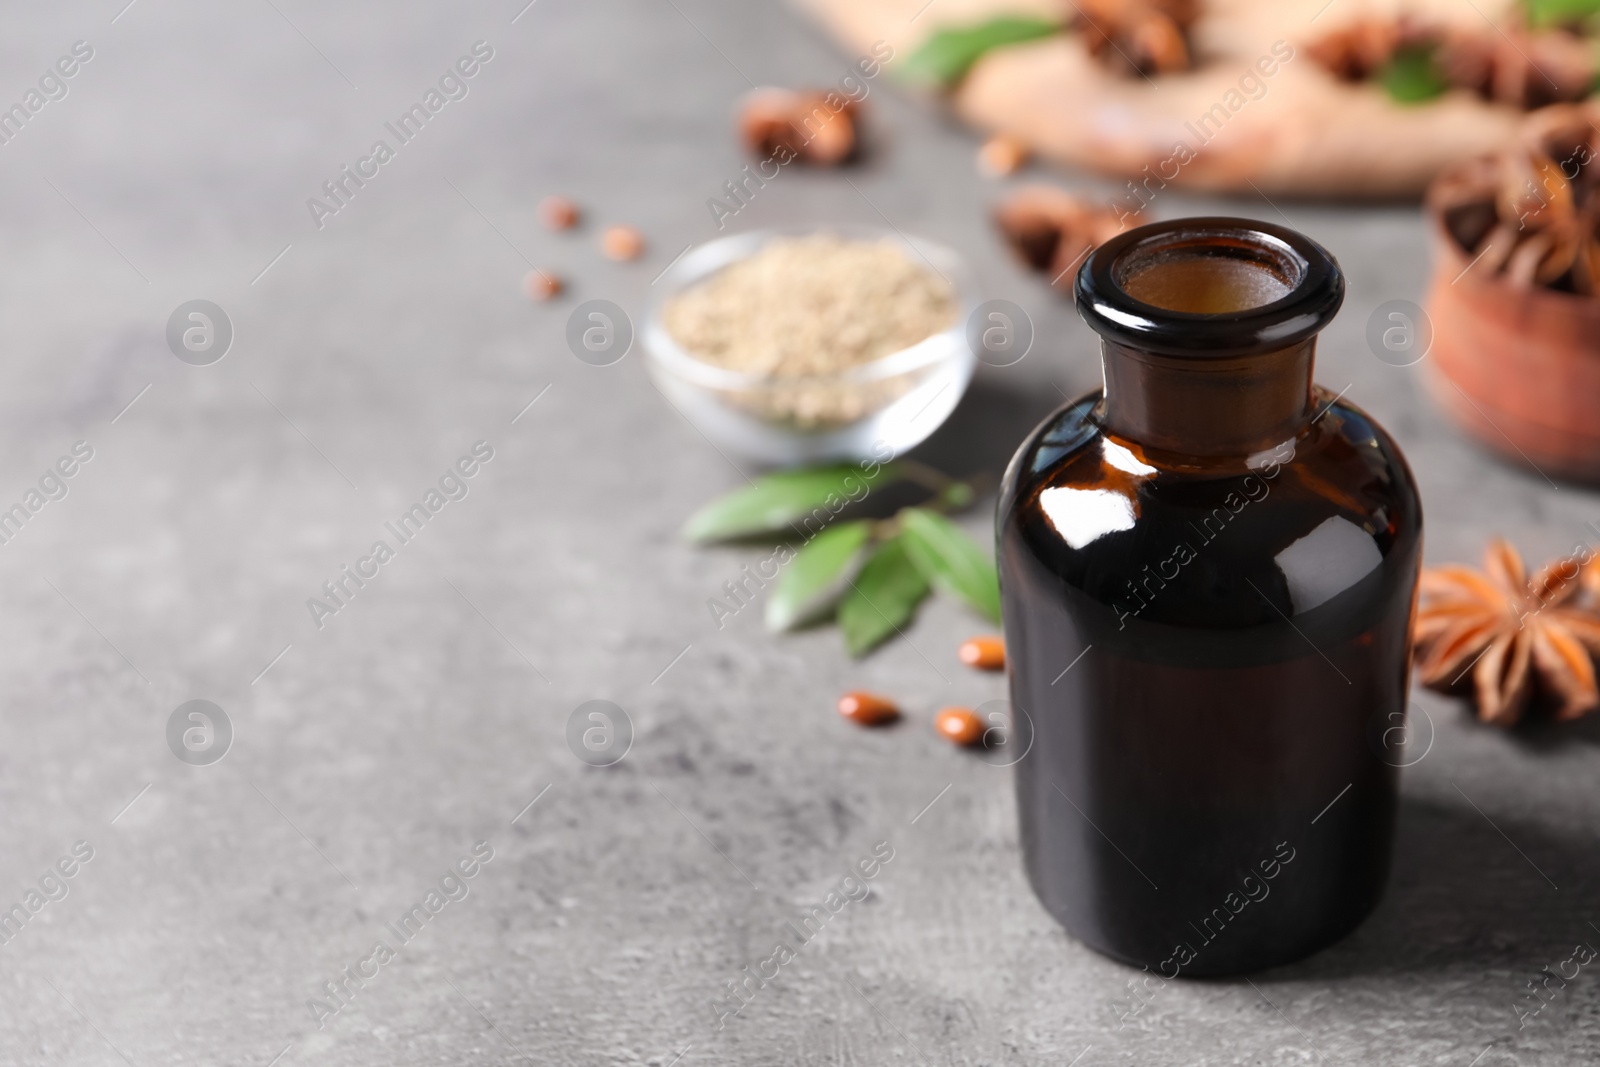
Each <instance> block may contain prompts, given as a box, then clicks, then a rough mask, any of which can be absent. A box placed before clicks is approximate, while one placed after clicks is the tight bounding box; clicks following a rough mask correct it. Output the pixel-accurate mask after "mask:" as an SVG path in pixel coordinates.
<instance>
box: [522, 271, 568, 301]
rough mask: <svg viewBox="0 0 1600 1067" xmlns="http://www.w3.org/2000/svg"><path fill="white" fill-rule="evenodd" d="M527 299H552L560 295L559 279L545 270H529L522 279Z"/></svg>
mask: <svg viewBox="0 0 1600 1067" xmlns="http://www.w3.org/2000/svg"><path fill="white" fill-rule="evenodd" d="M522 286H523V289H524V290H525V291H526V292H527V294H528V299H529V300H532V301H534V302H535V303H542V302H544V301H546V300H552V299H554V298H555V297H558V296H560V295H561V290H562V284H561V279H560V278H558V277H557V276H556V275H554V274H551V273H550V272H549V271H547V270H531V271H529V272H528V276H527V277H526V278H524V279H523V280H522Z"/></svg>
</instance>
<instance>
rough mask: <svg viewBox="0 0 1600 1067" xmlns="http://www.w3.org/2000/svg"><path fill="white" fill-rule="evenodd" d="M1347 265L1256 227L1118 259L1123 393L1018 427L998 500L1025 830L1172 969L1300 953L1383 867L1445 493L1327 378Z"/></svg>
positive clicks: (1090, 278) (1201, 233) (1155, 241)
mask: <svg viewBox="0 0 1600 1067" xmlns="http://www.w3.org/2000/svg"><path fill="white" fill-rule="evenodd" d="M1343 297H1344V283H1343V279H1342V277H1341V275H1340V273H1339V268H1338V265H1337V264H1336V263H1335V262H1334V260H1333V258H1332V257H1331V256H1330V255H1329V254H1328V253H1327V252H1326V251H1325V250H1324V249H1323V248H1322V247H1321V246H1319V245H1317V244H1316V243H1314V242H1312V241H1310V240H1308V239H1307V238H1305V237H1303V236H1301V235H1299V234H1297V233H1294V232H1293V231H1290V230H1287V229H1284V228H1282V227H1277V226H1270V225H1265V224H1262V223H1257V222H1250V221H1246V220H1241V219H1225V218H1199V219H1181V220H1175V221H1172V222H1165V223H1158V224H1155V225H1152V226H1145V227H1142V228H1140V229H1137V230H1133V231H1130V232H1128V233H1125V234H1122V235H1120V236H1118V237H1116V238H1114V239H1113V240H1111V241H1110V242H1108V243H1107V244H1105V245H1103V246H1101V247H1100V248H1099V249H1097V250H1096V251H1095V252H1094V253H1093V254H1092V255H1091V256H1090V257H1089V259H1088V260H1087V261H1086V262H1085V264H1084V266H1083V268H1082V270H1081V271H1080V273H1079V275H1078V281H1077V300H1078V307H1079V311H1080V313H1081V314H1082V315H1083V316H1084V318H1085V319H1086V320H1087V321H1088V322H1089V324H1090V325H1091V326H1093V327H1094V328H1095V330H1097V331H1098V332H1099V333H1100V334H1101V336H1102V338H1103V342H1104V344H1103V355H1102V358H1103V362H1104V371H1105V377H1104V380H1105V387H1104V389H1103V390H1102V391H1100V392H1097V393H1094V394H1091V395H1089V396H1086V397H1083V398H1082V399H1080V400H1078V401H1076V402H1074V403H1071V404H1068V405H1066V406H1065V407H1063V408H1062V409H1060V410H1059V411H1057V412H1056V413H1055V414H1054V415H1052V416H1051V417H1050V418H1049V419H1048V420H1046V421H1045V423H1044V424H1043V425H1042V426H1040V427H1039V428H1038V429H1037V430H1035V431H1034V433H1033V434H1032V435H1031V436H1030V437H1029V438H1028V440H1027V441H1026V442H1025V443H1024V444H1023V446H1022V448H1021V449H1020V450H1019V451H1018V453H1017V455H1016V457H1015V459H1013V460H1012V463H1011V466H1010V469H1009V470H1008V471H1007V473H1006V479H1005V485H1004V489H1003V492H1002V496H1001V501H1000V510H999V515H998V555H999V563H1000V581H1001V591H1002V598H1003V601H1004V610H1005V631H1006V645H1007V652H1008V656H1007V658H1008V661H1009V670H1010V681H1011V694H1012V703H1013V715H1014V716H1015V719H1016V729H1017V732H1018V735H1019V741H1020V742H1022V743H1024V744H1026V746H1027V754H1026V755H1025V756H1023V757H1022V758H1021V759H1020V761H1019V762H1018V763H1017V778H1016V784H1017V797H1018V802H1019V814H1020V826H1021V836H1022V849H1023V856H1024V861H1025V863H1026V866H1027V871H1028V876H1029V879H1030V881H1031V882H1032V884H1033V887H1034V890H1035V892H1036V893H1037V894H1038V896H1039V899H1040V900H1041V901H1042V902H1043V903H1044V905H1045V907H1046V908H1047V909H1049V911H1050V912H1051V913H1052V914H1053V915H1055V916H1056V918H1057V919H1058V920H1060V922H1061V923H1062V924H1063V925H1064V926H1065V927H1066V928H1067V930H1068V932H1070V933H1071V934H1073V935H1074V936H1075V937H1077V938H1079V939H1081V940H1082V941H1084V942H1085V943H1087V944H1088V945H1090V946H1091V947H1093V948H1095V949H1097V950H1099V951H1100V952H1103V953H1105V954H1107V955H1109V956H1113V957H1115V958H1117V959H1120V960H1124V961H1126V962H1129V963H1132V964H1135V965H1141V966H1147V967H1149V968H1150V969H1151V970H1152V971H1158V972H1160V973H1162V974H1164V975H1165V976H1167V977H1169V978H1170V977H1174V976H1177V975H1180V974H1181V975H1185V976H1197V975H1216V974H1228V973H1237V972H1241V971H1249V970H1255V969H1258V968H1262V967H1267V966H1271V965H1274V964H1278V963H1284V962H1287V961H1289V960H1293V959H1296V958H1298V957H1301V956H1304V955H1306V954H1308V953H1311V952H1314V951H1316V950H1317V949H1318V948H1321V947H1322V946H1324V945H1326V944H1328V943H1330V942H1332V941H1334V940H1336V939H1338V938H1339V937H1341V936H1343V935H1344V934H1346V933H1347V932H1349V931H1350V930H1351V929H1352V928H1354V927H1355V926H1356V925H1357V924H1358V923H1359V922H1360V921H1361V920H1362V919H1363V918H1364V917H1365V916H1366V915H1367V913H1368V912H1369V911H1371V909H1372V908H1373V906H1374V905H1375V904H1376V903H1377V901H1378V898H1379V896H1380V894H1381V892H1382V889H1383V885H1384V881H1385V879H1386V877H1387V873H1388V866H1389V855H1390V848H1391V840H1392V834H1393V825H1394V818H1395V808H1396V790H1397V784H1398V782H1397V778H1398V770H1397V766H1398V764H1399V763H1400V762H1401V761H1400V758H1399V753H1398V751H1396V749H1395V748H1394V747H1393V745H1392V742H1393V741H1394V740H1395V739H1396V738H1397V737H1399V736H1400V733H1401V728H1402V727H1403V724H1404V716H1405V710H1406V686H1407V681H1408V671H1409V658H1408V651H1407V648H1408V642H1407V638H1408V630H1409V626H1410V620H1411V615H1412V610H1413V600H1414V595H1415V588H1416V580H1417V568H1418V563H1419V560H1420V555H1421V531H1422V513H1421V507H1420V504H1419V501H1418V499H1417V493H1416V489H1415V486H1414V484H1413V481H1412V477H1411V473H1410V471H1409V470H1408V469H1407V467H1406V464H1405V461H1404V459H1403V458H1402V457H1401V455H1400V452H1399V450H1398V449H1397V448H1396V447H1395V444H1394V442H1393V441H1392V440H1390V438H1389V436H1388V434H1386V433H1385V432H1384V431H1383V430H1382V429H1380V428H1379V427H1378V426H1377V424H1376V423H1374V422H1373V421H1372V420H1371V419H1370V418H1369V417H1367V416H1366V415H1365V414H1363V413H1362V412H1361V411H1360V410H1359V409H1357V408H1356V407H1354V406H1353V405H1351V404H1349V403H1346V402H1344V401H1342V400H1341V399H1339V398H1337V397H1334V396H1332V395H1330V394H1329V393H1328V392H1326V391H1325V390H1322V389H1320V388H1316V387H1314V386H1313V385H1312V381H1311V376H1312V357H1313V351H1314V346H1315V343H1316V334H1317V332H1318V331H1319V330H1321V329H1322V327H1323V326H1325V325H1326V324H1327V323H1328V321H1329V320H1330V319H1332V317H1333V316H1334V314H1335V313H1336V312H1337V311H1338V309H1339V305H1340V303H1341V302H1342V300H1343Z"/></svg>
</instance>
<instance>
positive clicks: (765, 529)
mask: <svg viewBox="0 0 1600 1067" xmlns="http://www.w3.org/2000/svg"><path fill="white" fill-rule="evenodd" d="M875 466H876V467H877V470H876V471H875V473H874V474H873V476H872V477H870V478H869V477H868V476H867V473H866V468H863V467H859V466H856V465H854V464H841V465H839V466H832V467H808V468H803V469H801V470H792V471H778V472H776V473H774V474H766V475H763V476H761V477H760V478H757V479H756V480H755V481H754V482H752V483H751V484H750V485H747V486H745V487H744V488H743V489H736V490H734V491H733V492H731V493H729V494H728V495H727V496H723V497H718V498H717V499H716V500H713V501H712V502H711V503H709V504H707V505H706V506H705V507H703V508H701V509H700V510H699V511H697V512H695V513H694V514H693V515H692V516H690V517H689V521H688V522H687V523H685V524H684V527H683V536H684V537H686V538H688V539H689V540H691V541H725V540H727V539H729V538H732V537H747V536H749V535H750V534H757V533H774V532H781V531H784V530H789V529H791V526H790V524H791V523H794V522H796V521H798V520H800V519H803V518H809V517H810V516H811V514H812V513H813V512H814V511H816V510H817V509H819V508H820V509H822V511H823V513H824V514H823V515H822V516H819V518H821V519H823V520H824V521H827V520H830V519H832V517H833V515H834V514H836V513H837V511H838V510H839V509H840V508H842V507H843V506H844V502H845V501H849V500H852V499H857V500H859V499H860V498H861V496H862V490H863V487H866V488H876V487H878V486H882V485H888V484H889V483H890V482H896V481H899V480H900V479H901V478H902V477H903V476H904V473H903V471H902V470H901V469H900V467H898V466H897V465H895V464H893V463H883V464H876V465H875ZM796 532H801V531H796Z"/></svg>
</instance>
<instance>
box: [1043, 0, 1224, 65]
mask: <svg viewBox="0 0 1600 1067" xmlns="http://www.w3.org/2000/svg"><path fill="white" fill-rule="evenodd" d="M1073 6H1074V9H1075V16H1074V20H1073V21H1074V25H1075V26H1076V28H1077V30H1078V32H1079V34H1080V35H1081V37H1082V38H1083V43H1084V47H1086V48H1087V49H1088V50H1089V54H1090V55H1092V56H1094V57H1095V58H1096V59H1099V60H1100V61H1101V62H1103V63H1106V64H1108V65H1110V66H1112V67H1115V68H1119V69H1121V70H1123V71H1125V72H1127V73H1129V74H1145V75H1149V74H1169V73H1172V72H1174V71H1180V70H1187V69H1188V68H1189V65H1190V57H1189V45H1188V41H1187V40H1186V38H1185V33H1186V31H1187V30H1188V28H1189V24H1190V23H1191V22H1193V21H1194V16H1195V10H1194V5H1193V4H1190V3H1175V2H1158V0H1079V2H1078V3H1075V4H1074V5H1073Z"/></svg>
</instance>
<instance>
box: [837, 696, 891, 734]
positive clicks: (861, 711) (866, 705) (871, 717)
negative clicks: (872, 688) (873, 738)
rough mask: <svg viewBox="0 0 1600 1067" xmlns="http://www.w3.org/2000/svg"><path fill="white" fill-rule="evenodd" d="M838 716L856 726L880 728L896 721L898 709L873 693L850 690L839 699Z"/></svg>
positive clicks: (889, 701)
mask: <svg viewBox="0 0 1600 1067" xmlns="http://www.w3.org/2000/svg"><path fill="white" fill-rule="evenodd" d="M839 714H840V715H843V716H844V717H845V718H847V719H849V720H850V721H851V722H853V723H855V724H856V725H857V726H882V725H883V724H884V723H886V722H893V721H894V720H895V719H898V718H899V717H900V709H899V708H898V707H896V706H895V704H894V701H892V700H888V699H886V698H884V697H881V696H878V695H877V694H875V693H867V692H863V691H861V690H852V691H851V692H848V693H846V694H845V695H844V696H842V697H840V698H839Z"/></svg>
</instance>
